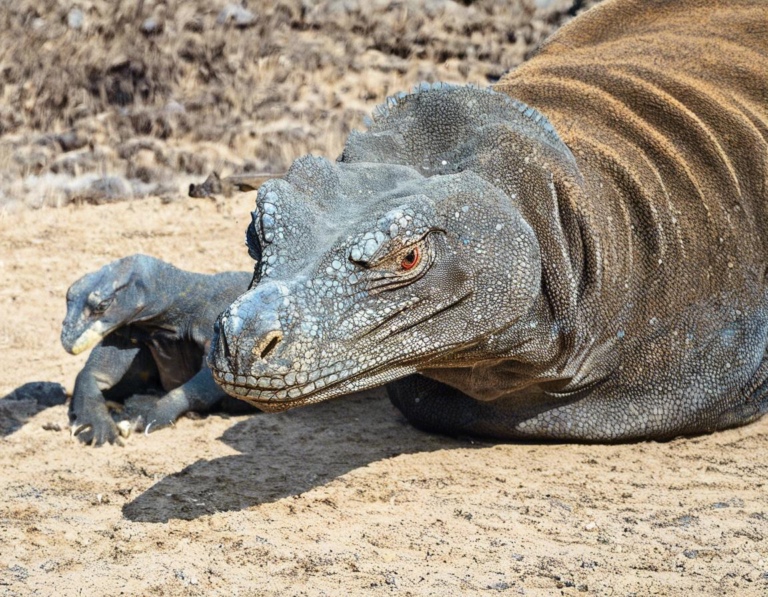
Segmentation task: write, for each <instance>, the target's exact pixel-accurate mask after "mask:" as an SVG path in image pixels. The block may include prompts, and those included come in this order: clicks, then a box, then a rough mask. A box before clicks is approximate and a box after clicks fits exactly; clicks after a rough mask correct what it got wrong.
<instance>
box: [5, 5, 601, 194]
mask: <svg viewBox="0 0 768 597" xmlns="http://www.w3.org/2000/svg"><path fill="white" fill-rule="evenodd" d="M582 4H583V5H587V4H590V3H583V2H573V0H536V1H535V2H534V0H506V1H502V0H479V1H477V2H465V3H457V2H453V1H450V0H324V1H320V2H310V1H308V0H262V1H261V2H258V3H255V2H251V3H248V4H245V5H233V4H227V3H226V2H224V1H218V2H203V1H201V0H195V1H189V2H180V1H170V2H152V1H141V0H138V1H121V2H107V1H104V0H88V1H84V2H80V3H77V4H71V3H69V2H57V1H55V0H21V1H20V2H16V3H10V4H6V5H5V6H4V8H3V9H2V10H1V11H0V28H2V30H3V32H4V34H3V35H2V36H0V170H2V171H3V172H4V174H3V175H2V177H3V178H2V179H0V205H2V204H4V203H5V204H7V203H8V202H10V201H12V200H14V199H15V200H20V201H22V202H25V203H27V204H31V205H42V204H48V205H51V204H61V203H65V202H69V201H72V200H78V199H82V200H91V199H94V196H93V193H94V191H93V189H91V187H90V184H91V183H92V181H93V178H94V177H93V176H91V178H84V179H81V181H80V182H79V183H73V182H72V181H69V178H72V177H83V176H85V175H88V174H96V175H98V176H104V175H107V174H109V175H118V176H121V177H124V178H126V179H128V180H129V181H130V183H129V184H128V185H127V186H126V187H125V188H123V189H122V191H123V192H116V193H113V194H111V195H110V194H109V193H107V194H106V195H105V194H104V193H101V194H99V193H98V191H97V192H96V196H95V200H97V201H98V200H103V201H109V200H111V199H114V198H117V199H119V198H124V196H126V195H137V194H147V193H159V194H164V195H166V196H168V197H171V198H172V197H173V196H174V195H178V194H179V192H180V191H179V189H180V188H181V186H180V185H181V184H186V182H187V180H186V179H185V178H184V176H185V175H186V176H187V177H189V176H193V177H199V176H201V175H203V174H207V172H208V171H209V170H211V169H220V170H224V171H226V172H232V171H242V170H273V171H280V170H282V169H284V168H286V167H287V166H288V165H289V164H290V162H291V161H292V160H293V159H294V158H296V157H297V156H299V155H303V154H305V153H316V154H320V155H326V156H329V157H332V156H335V155H336V154H337V153H338V152H339V150H340V149H341V146H342V144H343V141H344V139H345V138H346V136H347V134H348V133H349V131H350V130H351V129H353V128H358V127H360V126H361V120H362V116H363V115H364V114H366V113H368V112H370V110H371V108H372V107H373V105H375V104H376V103H377V102H379V101H381V100H382V99H383V98H384V97H385V96H386V95H388V94H391V93H394V92H397V91H400V90H403V89H407V88H409V87H411V86H412V85H414V84H416V83H418V82H419V81H422V80H426V81H438V80H442V81H448V82H456V83H465V82H473V83H479V84H488V83H489V82H493V81H495V80H496V79H497V78H498V77H500V76H501V75H502V74H503V73H504V72H505V71H507V70H509V69H511V68H514V67H515V66H516V65H517V64H519V63H520V62H522V61H523V60H524V59H525V57H526V56H527V55H528V54H529V53H530V52H531V51H532V50H533V49H535V47H536V46H537V45H538V44H539V43H540V41H541V40H542V39H543V38H545V37H546V36H547V35H548V34H549V33H551V32H552V31H553V30H554V29H556V28H557V27H558V26H559V25H560V24H562V23H563V22H564V21H565V20H567V19H569V18H570V16H571V15H572V13H574V12H575V11H576V8H580V7H582ZM537 6H539V7H538V8H537ZM237 7H240V8H239V9H238V10H239V11H240V14H239V17H240V19H241V20H240V22H239V23H238V21H237V18H238V14H237V12H236V10H235V9H236V8H237ZM227 15H228V18H226V17H227ZM142 184H143V186H142ZM119 190H120V189H118V191H119ZM3 195H5V196H4V197H3Z"/></svg>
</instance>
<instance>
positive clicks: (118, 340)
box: [61, 255, 251, 445]
mask: <svg viewBox="0 0 768 597" xmlns="http://www.w3.org/2000/svg"><path fill="white" fill-rule="evenodd" d="M250 279H251V275H250V274H248V273H247V272H228V273H223V274H216V275H203V274H195V273H191V272H186V271H183V270H180V269H177V268H175V267H173V266H172V265H170V264H168V263H165V262H163V261H160V260H158V259H154V258H153V257H148V256H146V255H133V256H131V257H125V258H123V259H118V260H117V261H114V262H112V263H110V264H108V265H106V266H104V267H103V268H101V269H100V270H98V271H97V272H93V273H90V274H87V275H85V276H83V277H82V278H80V279H79V280H78V281H77V282H75V283H74V284H73V285H72V286H71V287H70V288H69V290H68V291H67V315H66V317H65V319H64V323H63V326H62V331H61V343H62V345H63V346H64V348H65V349H66V350H67V351H69V352H71V353H73V354H78V353H80V352H83V351H84V350H87V349H89V348H91V347H92V346H94V348H93V351H92V352H91V354H90V355H89V357H88V361H87V363H86V365H85V367H84V368H83V370H82V371H81V372H80V373H79V374H78V376H77V380H76V381H75V390H74V393H73V395H72V402H71V404H70V409H69V417H70V423H71V425H72V432H73V434H74V435H77V436H78V437H79V438H80V439H81V440H82V441H83V442H85V443H89V444H95V445H101V444H104V443H115V442H117V441H118V440H119V433H118V430H117V427H116V425H115V423H114V421H113V420H112V417H111V416H110V414H109V412H108V410H107V404H106V399H108V400H110V401H122V400H124V399H125V398H127V397H129V396H132V395H134V394H145V393H148V392H155V391H160V392H165V395H164V396H162V397H161V398H160V399H159V400H157V401H155V402H153V403H151V404H150V405H148V406H147V407H146V409H145V410H144V411H143V412H141V413H138V414H140V417H141V419H142V422H143V426H144V427H145V429H146V430H147V431H150V430H152V431H154V430H157V429H161V428H162V427H166V426H168V425H171V424H173V422H174V421H175V420H176V419H177V418H178V417H180V416H181V415H182V414H184V413H186V412H189V411H195V412H205V411H207V410H210V409H211V408H212V407H214V406H215V405H217V404H218V403H220V402H221V401H222V399H224V398H225V397H226V394H224V393H223V392H222V391H221V389H220V388H219V387H218V386H217V385H216V384H215V383H214V381H213V378H212V376H211V372H210V370H209V369H208V367H206V366H205V363H204V358H203V355H204V353H205V350H206V348H207V345H208V344H209V343H210V340H211V336H212V335H213V326H214V321H215V319H216V317H217V315H218V314H219V313H220V312H221V311H222V310H223V309H224V308H225V307H226V306H227V305H228V304H229V303H230V302H231V301H232V300H233V299H234V298H235V297H237V296H238V294H240V293H241V292H242V291H243V290H245V289H246V288H248V283H249V281H250Z"/></svg>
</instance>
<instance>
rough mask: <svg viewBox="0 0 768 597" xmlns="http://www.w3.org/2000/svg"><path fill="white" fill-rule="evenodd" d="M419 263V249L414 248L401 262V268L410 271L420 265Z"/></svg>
mask: <svg viewBox="0 0 768 597" xmlns="http://www.w3.org/2000/svg"><path fill="white" fill-rule="evenodd" d="M419 261H421V252H420V251H419V247H413V248H412V249H411V250H410V251H409V252H408V254H407V255H406V256H405V257H403V260H402V261H401V262H400V267H402V268H403V269H404V270H410V269H413V268H414V267H416V266H417V265H419Z"/></svg>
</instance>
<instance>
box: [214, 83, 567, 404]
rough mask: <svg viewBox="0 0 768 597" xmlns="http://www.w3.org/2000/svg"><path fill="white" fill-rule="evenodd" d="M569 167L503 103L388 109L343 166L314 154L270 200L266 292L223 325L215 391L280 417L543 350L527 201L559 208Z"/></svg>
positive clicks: (264, 243)
mask: <svg viewBox="0 0 768 597" xmlns="http://www.w3.org/2000/svg"><path fill="white" fill-rule="evenodd" d="M513 155H519V156H520V158H519V160H517V161H513V160H510V159H509V157H510V156H513ZM563 156H570V153H569V152H568V150H567V148H565V146H564V145H563V144H562V142H561V141H560V140H559V138H558V137H557V135H556V134H555V132H554V130H553V129H552V127H551V125H549V123H548V122H547V121H546V119H545V118H544V117H543V116H541V115H540V114H539V113H537V112H535V111H534V110H532V109H529V108H527V106H525V105H523V104H521V103H519V102H517V101H514V100H511V99H510V98H508V97H507V96H505V95H503V94H500V93H496V92H493V91H491V90H481V89H478V88H474V87H454V86H447V85H439V84H438V85H435V86H429V85H426V84H422V86H420V87H419V88H417V89H416V90H415V91H414V92H413V93H412V94H409V95H405V94H401V95H400V96H399V97H398V98H389V99H388V101H387V104H386V105H384V106H382V107H379V108H378V109H377V112H375V114H374V120H373V121H371V122H370V123H369V129H368V131H367V132H364V133H360V132H354V133H352V135H351V136H350V138H349V139H348V141H347V145H346V147H345V149H344V152H343V154H342V156H341V157H340V158H339V160H338V161H337V163H332V162H329V161H328V160H325V159H322V158H317V157H312V156H306V157H303V158H301V159H298V160H297V161H296V162H294V164H293V166H292V167H291V169H290V171H289V172H288V173H287V174H286V176H285V177H284V178H283V179H281V180H272V181H269V182H267V183H265V184H264V185H263V186H262V187H261V189H260V190H259V193H258V197H257V199H256V203H257V205H256V210H255V211H254V212H253V214H252V215H253V220H252V223H251V225H250V226H249V228H248V231H247V235H246V241H247V244H248V247H249V252H250V254H251V256H252V257H253V258H254V259H255V260H256V261H257V263H256V268H255V276H254V281H253V283H252V285H251V288H250V290H248V292H246V293H245V294H243V295H242V296H240V297H239V298H238V299H237V300H236V301H235V302H234V303H233V304H232V305H231V306H230V307H229V308H228V309H227V310H226V311H225V312H224V313H222V315H221V316H220V317H219V320H218V322H217V330H218V331H217V334H216V337H215V339H214V344H213V346H212V349H211V353H210V355H209V364H210V366H211V369H212V370H213V372H214V375H215V377H216V380H217V382H218V383H219V384H221V386H222V387H223V388H224V389H225V390H226V391H227V392H228V393H230V394H232V395H233V396H236V397H239V398H242V399H245V400H247V401H249V402H252V403H253V404H255V405H256V406H258V407H259V408H261V409H262V410H268V411H279V410H284V409H286V408H290V407H294V406H298V405H301V404H306V403H312V402H318V401H320V400H325V399H328V398H332V397H335V396H339V395H342V394H347V393H349V392H352V391H357V390H361V389H365V388H369V387H373V386H377V385H381V384H383V383H385V382H388V381H391V380H394V379H397V378H400V377H403V376H406V375H409V374H411V373H414V372H419V371H423V370H425V369H434V368H441V367H454V366H458V364H461V365H463V366H466V365H467V364H470V365H471V364H472V363H473V362H475V361H480V360H487V359H494V358H500V357H501V356H502V355H505V356H506V355H509V354H510V350H517V352H518V353H520V354H523V353H526V351H527V352H531V351H533V350H534V348H541V350H544V348H543V346H544V344H546V341H545V340H542V339H541V334H539V335H538V336H536V335H535V334H536V329H535V328H536V327H537V325H538V322H540V321H542V317H543V316H542V315H541V313H540V311H541V310H542V301H541V287H542V281H541V275H542V273H541V270H542V259H541V254H540V246H539V242H538V240H537V238H536V235H535V234H534V232H533V230H532V228H531V226H530V225H529V223H528V222H526V220H525V218H524V217H523V216H522V214H521V211H520V209H519V207H518V201H517V199H518V197H519V196H520V195H521V194H523V193H525V194H527V195H529V196H532V197H534V198H540V203H541V205H542V206H544V205H548V204H551V195H552V193H553V192H554V187H553V183H552V174H551V172H552V169H553V168H554V166H552V164H553V163H555V162H557V163H562V162H563V161H564V160H565V161H567V159H566V158H563ZM570 159H572V156H571V158H570ZM510 164H515V167H514V168H511V167H510ZM542 333H543V332H542ZM534 340H535V342H534ZM534 344H535V346H534Z"/></svg>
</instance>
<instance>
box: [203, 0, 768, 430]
mask: <svg viewBox="0 0 768 597" xmlns="http://www.w3.org/2000/svg"><path fill="white" fill-rule="evenodd" d="M767 16H768V15H767V13H766V8H765V3H764V2H760V1H757V0H736V1H734V2H729V3H721V4H713V3H711V2H704V1H702V0H662V1H658V2H653V3H650V2H642V1H641V0H608V1H607V2H605V3H603V4H601V5H599V6H598V7H597V8H595V9H593V10H591V11H588V12H587V13H585V14H584V15H583V16H581V17H579V18H577V19H575V20H574V21H572V23H570V24H569V25H567V26H566V27H564V28H563V29H562V30H561V31H560V32H558V33H557V34H556V35H555V36H554V37H553V39H552V40H551V41H550V42H549V43H548V44H547V45H546V46H545V47H544V48H543V50H542V51H541V52H540V53H539V54H538V55H537V56H536V57H534V58H533V59H532V60H531V61H529V62H528V63H527V64H525V65H523V66H522V67H521V68H519V69H518V70H517V71H514V72H513V73H511V74H510V75H508V76H507V77H505V78H504V79H502V81H500V83H499V84H498V85H497V86H496V88H495V90H480V89H475V88H469V87H459V88H456V87H446V86H441V85H437V86H429V85H426V86H423V87H420V88H419V89H417V90H416V92H414V93H412V94H410V95H401V96H399V97H397V98H391V99H389V100H388V101H387V104H386V105H385V106H382V107H380V108H379V109H378V111H377V113H376V114H375V118H374V120H375V121H374V122H373V123H371V126H370V128H369V130H368V131H367V132H365V133H357V132H355V133H353V134H352V135H350V138H349V140H348V142H347V145H346V147H345V149H344V152H343V154H342V156H341V158H340V159H339V161H338V162H337V163H331V162H328V161H326V160H323V159H320V158H312V157H306V158H302V159H300V160H298V161H297V162H295V163H294V165H293V166H292V168H291V169H290V171H289V172H288V174H287V175H286V176H285V178H284V179H283V180H279V181H270V182H268V183H265V184H264V185H263V186H262V187H261V189H260V190H259V193H258V197H257V201H256V202H257V207H256V210H255V211H254V213H253V223H252V225H251V227H250V228H249V231H248V239H249V246H250V248H251V254H252V256H253V257H254V258H255V259H256V260H257V265H256V281H257V283H256V284H255V285H254V286H253V287H252V288H251V289H250V290H249V291H248V292H246V293H245V294H243V295H242V296H241V297H239V298H238V299H237V300H236V301H235V302H234V303H233V304H232V305H231V306H230V307H229V309H227V310H226V311H225V312H224V313H223V314H222V315H221V317H220V319H219V322H218V329H219V332H218V334H217V335H216V336H215V338H214V341H213V346H212V350H211V353H210V355H209V364H210V366H211V368H212V370H213V373H214V376H215V378H216V381H217V382H218V383H220V384H221V385H222V387H223V388H224V389H225V390H226V391H227V392H228V393H230V394H232V395H233V396H236V397H240V398H242V399H244V400H247V401H249V402H251V403H252V404H254V405H256V406H257V407H259V408H261V409H263V410H267V411H278V410H283V409H286V408H291V407H295V406H299V405H302V404H307V403H312V402H317V401H320V400H325V399H328V398H333V397H336V396H341V395H343V394H346V393H348V392H352V391H355V390H360V389H363V388H368V387H372V386H376V385H380V384H383V383H389V384H390V385H389V391H390V396H391V397H392V400H393V402H394V403H395V404H396V405H397V406H398V407H399V408H400V409H401V410H402V411H403V412H404V413H405V415H406V416H407V417H408V418H409V419H410V420H412V421H413V422H414V424H416V425H419V426H420V427H423V428H426V429H430V430H433V431H438V432H445V433H468V434H478V435H486V436H491V437H499V438H516V437H535V438H551V439H562V440H580V441H625V440H633V439H640V438H643V439H647V438H664V437H670V436H675V435H679V434H690V433H702V432H708V431H712V430H715V429H720V428H724V427H729V426H735V425H742V424H745V423H747V422H749V421H752V420H754V419H755V418H756V417H758V416H760V415H761V414H763V413H764V412H765V410H766V408H768V361H766V345H767V344H768V283H767V282H766V261H767V260H768V234H766V230H768V183H766V181H768V139H767V138H768V102H766V97H768V36H766V35H765V22H766V17H767ZM512 98H516V99H512ZM542 114H546V115H547V118H545V117H544V116H542Z"/></svg>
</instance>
